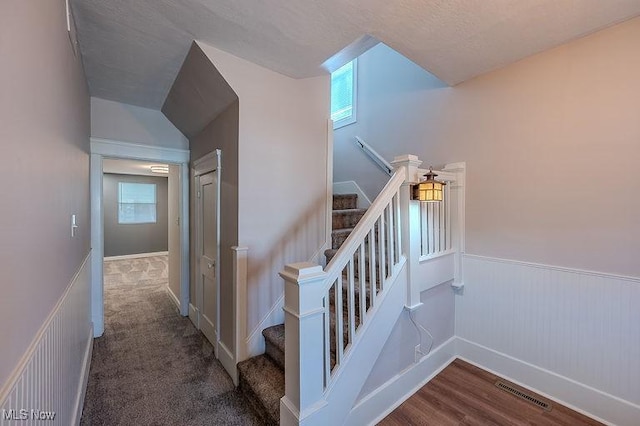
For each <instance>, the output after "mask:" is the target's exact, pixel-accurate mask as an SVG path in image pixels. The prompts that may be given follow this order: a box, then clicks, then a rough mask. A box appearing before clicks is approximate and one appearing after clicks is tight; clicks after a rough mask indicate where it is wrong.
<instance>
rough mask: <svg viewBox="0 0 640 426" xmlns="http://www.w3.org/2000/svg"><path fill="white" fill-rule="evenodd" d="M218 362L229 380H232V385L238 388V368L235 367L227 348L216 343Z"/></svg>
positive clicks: (220, 343)
mask: <svg viewBox="0 0 640 426" xmlns="http://www.w3.org/2000/svg"><path fill="white" fill-rule="evenodd" d="M218 360H219V361H220V363H221V364H222V366H223V367H224V369H225V370H227V373H228V374H229V376H231V380H233V384H234V385H236V386H238V368H237V367H236V361H235V358H234V356H233V352H231V351H230V350H229V348H227V346H226V345H225V344H224V343H222V342H221V341H218Z"/></svg>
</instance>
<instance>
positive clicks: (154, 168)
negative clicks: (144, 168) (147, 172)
mask: <svg viewBox="0 0 640 426" xmlns="http://www.w3.org/2000/svg"><path fill="white" fill-rule="evenodd" d="M150 169H151V172H152V173H164V174H167V173H169V166H151V167H150Z"/></svg>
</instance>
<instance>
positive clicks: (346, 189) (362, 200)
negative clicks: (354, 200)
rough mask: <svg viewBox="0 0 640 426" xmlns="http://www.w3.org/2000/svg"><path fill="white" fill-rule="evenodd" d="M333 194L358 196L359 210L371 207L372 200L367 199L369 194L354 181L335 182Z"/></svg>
mask: <svg viewBox="0 0 640 426" xmlns="http://www.w3.org/2000/svg"><path fill="white" fill-rule="evenodd" d="M333 194H334V195H336V194H358V208H359V209H367V208H369V207H370V206H371V200H370V199H369V197H367V194H365V193H364V191H363V190H362V188H360V185H358V184H357V183H356V182H355V181H353V180H348V181H344V182H333Z"/></svg>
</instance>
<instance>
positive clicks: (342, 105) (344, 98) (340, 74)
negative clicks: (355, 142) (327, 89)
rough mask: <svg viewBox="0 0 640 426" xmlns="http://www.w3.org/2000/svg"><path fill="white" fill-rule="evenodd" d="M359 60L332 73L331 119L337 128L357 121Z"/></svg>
mask: <svg viewBox="0 0 640 426" xmlns="http://www.w3.org/2000/svg"><path fill="white" fill-rule="evenodd" d="M356 81H357V61H356V59H354V60H353V61H351V62H348V63H346V64H345V65H343V66H342V67H340V68H338V69H337V70H335V71H334V72H332V73H331V119H332V120H333V128H334V129H337V128H339V127H342V126H346V125H347V124H351V123H355V121H356V93H357V85H356Z"/></svg>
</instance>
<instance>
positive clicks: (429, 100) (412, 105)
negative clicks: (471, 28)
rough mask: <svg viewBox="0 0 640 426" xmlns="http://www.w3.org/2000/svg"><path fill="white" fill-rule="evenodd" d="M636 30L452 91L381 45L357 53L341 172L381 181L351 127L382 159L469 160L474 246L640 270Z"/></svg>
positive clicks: (470, 244)
mask: <svg viewBox="0 0 640 426" xmlns="http://www.w3.org/2000/svg"><path fill="white" fill-rule="evenodd" d="M638 37H640V18H638V19H634V20H631V21H628V22H626V23H623V24H620V25H618V26H615V27H612V28H610V29H607V30H604V31H601V32H599V33H596V34H594V35H591V36H589V37H586V38H583V39H580V40H577V41H575V42H573V43H571V44H568V45H565V46H561V47H558V48H556V49H553V50H551V51H548V52H545V53H541V54H539V55H536V56H533V57H530V58H528V59H525V60H523V61H520V62H518V63H516V64H513V65H511V66H509V67H506V68H503V69H501V70H498V71H495V72H492V73H490V74H487V75H485V76H482V77H479V78H476V79H474V80H471V81H469V82H466V83H463V84H460V85H458V86H456V87H452V88H445V87H442V86H441V85H440V84H439V83H438V81H437V80H436V79H434V77H432V76H431V75H429V74H428V73H425V72H424V71H423V70H421V69H420V68H419V67H417V66H416V65H415V64H413V63H411V62H410V61H408V60H406V59H405V58H403V57H402V56H401V55H399V54H397V53H395V52H393V51H391V50H390V49H389V48H386V47H385V46H378V47H376V48H374V49H373V50H371V51H369V52H368V53H367V54H365V55H363V56H362V57H361V58H360V61H359V70H360V76H359V84H360V89H361V92H359V95H360V94H361V93H362V96H361V97H360V99H359V104H358V106H359V109H358V123H357V124H355V125H352V126H347V127H345V128H343V129H340V130H338V131H337V132H336V137H335V153H334V170H335V175H334V178H335V180H336V181H343V180H350V179H354V180H356V181H357V182H358V183H359V184H360V186H362V187H363V189H364V190H365V192H367V194H368V195H369V196H371V194H370V191H371V186H370V184H369V182H382V181H383V180H384V175H383V176H379V175H380V173H379V172H378V171H377V170H375V168H374V167H373V166H370V167H369V168H368V169H367V170H369V171H363V170H362V169H363V166H362V167H361V166H359V165H358V164H360V163H363V162H365V161H368V160H366V158H363V155H362V154H361V153H359V152H357V151H356V150H355V147H354V146H353V144H352V142H351V141H350V140H348V136H350V135H353V134H359V135H360V136H362V137H363V138H364V139H365V141H366V142H367V143H369V144H370V145H372V146H374V148H375V149H377V150H378V151H379V152H380V153H381V154H382V155H383V156H384V157H385V158H387V159H392V158H393V156H394V155H397V154H403V153H407V152H411V153H413V154H417V155H418V156H419V157H420V158H421V159H423V160H425V162H426V163H428V164H433V165H440V164H444V163H448V162H455V161H466V162H467V165H468V170H467V182H468V185H467V223H466V229H467V236H466V237H467V252H469V253H474V254H482V255H487V256H494V257H500V258H509V259H519V260H527V261H533V262H537V263H544V264H552V265H563V266H570V267H575V268H580V269H590V270H596V271H603V272H610V273H615V274H620V275H630V276H640V263H638V262H636V261H635V259H637V258H639V257H640V242H638V240H637V238H635V235H636V233H634V232H633V231H634V230H637V229H638V221H637V216H638V212H640V199H639V198H638V197H630V196H629V194H635V193H638V192H640V179H638V178H637V177H636V176H635V174H634V173H633V170H635V168H636V164H635V163H636V161H637V159H638V158H640V145H639V144H638V143H637V141H638V139H639V138H640V120H638V119H637V114H636V111H638V110H639V109H640V96H638V94H639V93H640V79H638V78H637V75H638V73H639V72H640V57H639V56H638V55H637V54H636V42H637V40H638ZM428 164H427V165H428ZM350 170H352V171H353V175H352V176H351V177H350V178H349V175H350ZM591 177H594V178H596V179H591V180H590V178H591ZM380 185H381V184H380V183H378V187H380ZM612 253H616V255H615V256H614V255H612Z"/></svg>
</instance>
